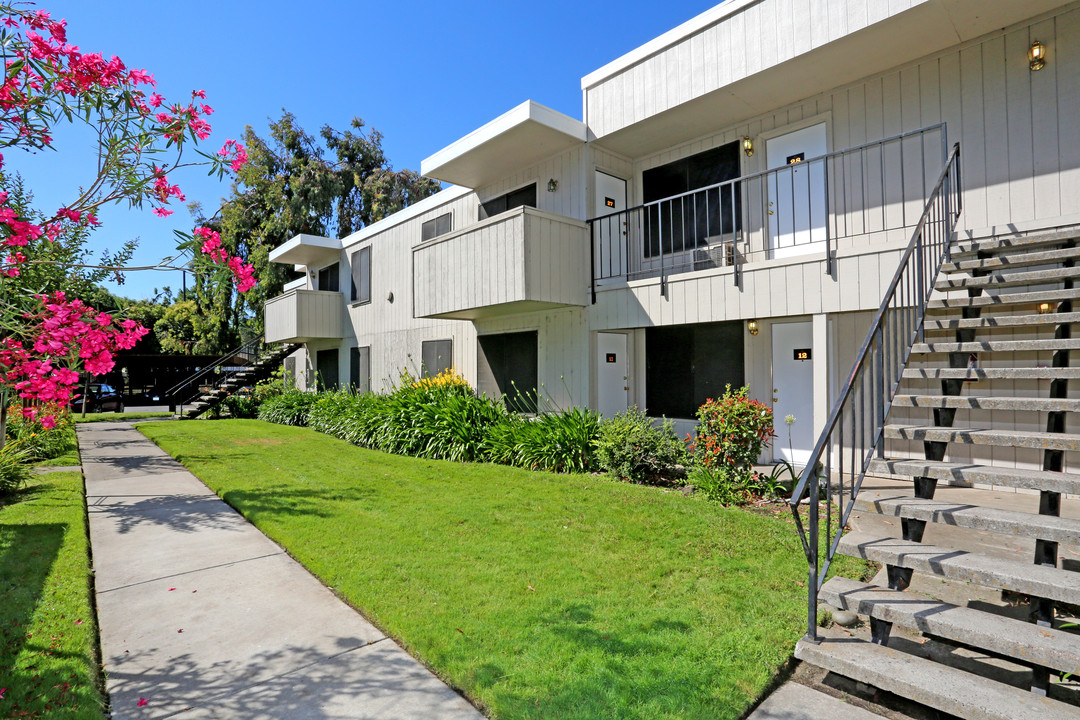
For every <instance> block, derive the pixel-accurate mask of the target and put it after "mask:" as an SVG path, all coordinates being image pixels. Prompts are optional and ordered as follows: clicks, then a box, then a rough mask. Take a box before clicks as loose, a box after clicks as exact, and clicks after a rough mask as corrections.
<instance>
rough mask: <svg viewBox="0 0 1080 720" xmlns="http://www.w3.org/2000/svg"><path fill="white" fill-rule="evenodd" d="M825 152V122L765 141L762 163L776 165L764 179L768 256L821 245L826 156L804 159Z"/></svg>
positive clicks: (806, 250) (787, 254) (792, 253)
mask: <svg viewBox="0 0 1080 720" xmlns="http://www.w3.org/2000/svg"><path fill="white" fill-rule="evenodd" d="M827 152H828V147H827V143H826V138H825V123H818V124H817V125H811V126H810V127H807V128H803V129H802V130H796V131H794V132H790V133H786V134H784V135H779V136H777V137H774V138H770V139H769V140H767V141H766V142H765V162H766V163H767V164H768V166H769V169H770V170H772V169H774V168H779V170H778V171H777V172H775V173H770V175H769V179H768V186H769V251H770V257H772V258H785V257H792V256H795V255H804V254H806V253H812V252H821V251H822V250H824V242H825V222H826V217H825V216H826V212H827V210H828V208H827V204H826V199H825V198H826V195H825V161H824V160H819V161H818V162H808V161H811V160H813V159H814V158H816V157H821V156H822V155H824V154H825V153H827Z"/></svg>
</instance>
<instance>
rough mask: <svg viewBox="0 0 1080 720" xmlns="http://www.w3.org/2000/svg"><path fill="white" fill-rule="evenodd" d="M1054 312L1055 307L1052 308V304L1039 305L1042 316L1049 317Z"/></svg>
mask: <svg viewBox="0 0 1080 720" xmlns="http://www.w3.org/2000/svg"><path fill="white" fill-rule="evenodd" d="M1052 310H1053V307H1051V305H1050V303H1048V302H1047V303H1040V304H1039V314H1040V315H1047V314H1049V313H1050V312H1051V311H1052Z"/></svg>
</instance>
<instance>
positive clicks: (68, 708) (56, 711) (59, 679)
mask: <svg viewBox="0 0 1080 720" xmlns="http://www.w3.org/2000/svg"><path fill="white" fill-rule="evenodd" d="M0 593H2V597H3V602H2V603H0V689H4V688H6V689H5V690H4V693H3V697H2V698H0V716H2V717H26V718H75V719H77V720H102V718H104V717H105V710H104V708H105V697H104V694H103V693H102V690H101V688H102V684H103V683H102V677H101V673H100V667H101V666H100V663H99V661H98V652H97V623H96V621H95V618H94V611H93V605H92V601H91V588H90V556H89V540H88V537H87V529H86V506H85V500H84V495H83V481H82V475H81V474H80V473H77V472H58V473H50V474H47V475H38V476H35V477H33V478H31V480H30V481H29V482H28V484H27V486H26V487H25V488H23V489H22V490H21V491H19V492H17V493H15V494H14V495H12V496H9V497H7V498H4V499H2V500H0Z"/></svg>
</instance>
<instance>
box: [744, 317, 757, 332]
mask: <svg viewBox="0 0 1080 720" xmlns="http://www.w3.org/2000/svg"><path fill="white" fill-rule="evenodd" d="M746 329H747V330H749V331H750V334H751V335H757V334H758V324H757V320H747V321H746Z"/></svg>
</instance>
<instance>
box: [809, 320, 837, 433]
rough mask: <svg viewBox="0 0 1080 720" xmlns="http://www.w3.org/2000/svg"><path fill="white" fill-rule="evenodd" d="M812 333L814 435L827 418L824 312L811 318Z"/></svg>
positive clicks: (827, 367)
mask: <svg viewBox="0 0 1080 720" xmlns="http://www.w3.org/2000/svg"><path fill="white" fill-rule="evenodd" d="M813 323H814V325H813V333H814V345H813V346H814V435H815V437H817V436H818V435H821V429H822V428H823V427H825V423H826V422H827V421H828V419H829V410H831V409H832V408H830V407H829V361H830V359H831V357H830V355H831V353H830V352H829V319H828V316H827V315H826V314H825V313H818V314H817V315H814V318H813Z"/></svg>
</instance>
